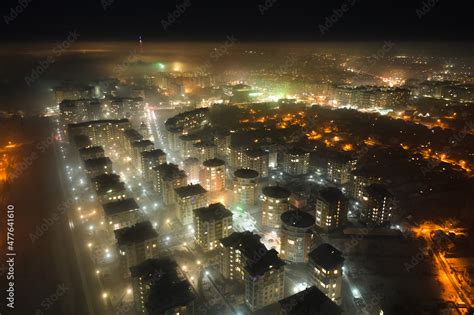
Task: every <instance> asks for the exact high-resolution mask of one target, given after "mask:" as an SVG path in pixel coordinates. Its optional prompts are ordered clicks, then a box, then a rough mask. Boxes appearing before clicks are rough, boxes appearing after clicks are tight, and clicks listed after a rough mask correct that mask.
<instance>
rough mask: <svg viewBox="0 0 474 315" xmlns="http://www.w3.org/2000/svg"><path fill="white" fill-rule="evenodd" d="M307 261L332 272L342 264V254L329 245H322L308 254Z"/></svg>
mask: <svg viewBox="0 0 474 315" xmlns="http://www.w3.org/2000/svg"><path fill="white" fill-rule="evenodd" d="M308 257H309V260H310V261H311V262H312V263H313V264H315V265H317V266H321V267H323V268H324V269H326V270H332V269H334V268H337V267H339V266H340V265H342V264H343V263H344V257H342V253H341V252H340V251H339V250H337V249H336V248H335V247H333V246H332V245H330V244H327V243H324V244H321V245H319V246H318V247H316V248H315V249H313V250H312V251H311V252H310V253H309V254H308Z"/></svg>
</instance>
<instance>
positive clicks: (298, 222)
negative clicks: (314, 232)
mask: <svg viewBox="0 0 474 315" xmlns="http://www.w3.org/2000/svg"><path fill="white" fill-rule="evenodd" d="M281 221H282V222H283V223H285V224H286V225H290V226H294V227H298V228H310V227H311V226H313V225H314V216H312V215H311V214H309V213H307V212H304V211H300V210H291V211H286V212H283V214H282V215H281Z"/></svg>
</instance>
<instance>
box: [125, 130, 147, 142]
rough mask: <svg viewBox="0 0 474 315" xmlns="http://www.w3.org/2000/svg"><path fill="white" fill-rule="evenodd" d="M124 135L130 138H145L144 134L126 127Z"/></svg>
mask: <svg viewBox="0 0 474 315" xmlns="http://www.w3.org/2000/svg"><path fill="white" fill-rule="evenodd" d="M123 135H124V137H125V138H126V139H129V140H141V139H143V136H142V134H141V133H139V132H138V131H137V130H135V129H126V130H125V131H124V132H123Z"/></svg>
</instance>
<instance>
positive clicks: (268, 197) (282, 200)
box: [262, 186, 291, 229]
mask: <svg viewBox="0 0 474 315" xmlns="http://www.w3.org/2000/svg"><path fill="white" fill-rule="evenodd" d="M262 194H263V202H262V225H263V226H265V227H269V228H274V229H279V228H280V226H281V220H280V217H281V215H282V214H283V213H284V212H286V211H288V207H289V198H290V195H291V193H290V192H289V191H288V190H287V189H285V188H283V187H280V186H267V187H264V188H263V189H262Z"/></svg>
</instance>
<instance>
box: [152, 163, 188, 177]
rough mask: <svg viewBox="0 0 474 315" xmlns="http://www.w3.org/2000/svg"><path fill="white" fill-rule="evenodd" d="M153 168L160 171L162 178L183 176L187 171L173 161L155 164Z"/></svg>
mask: <svg viewBox="0 0 474 315" xmlns="http://www.w3.org/2000/svg"><path fill="white" fill-rule="evenodd" d="M153 169H154V170H156V171H158V172H159V175H160V178H162V179H174V178H183V177H185V176H186V173H185V172H184V171H183V170H180V169H179V167H178V165H176V164H173V163H163V164H160V165H158V166H155V167H154V168H153Z"/></svg>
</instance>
